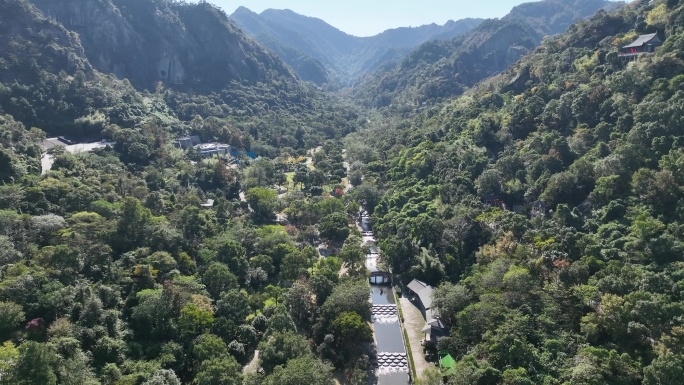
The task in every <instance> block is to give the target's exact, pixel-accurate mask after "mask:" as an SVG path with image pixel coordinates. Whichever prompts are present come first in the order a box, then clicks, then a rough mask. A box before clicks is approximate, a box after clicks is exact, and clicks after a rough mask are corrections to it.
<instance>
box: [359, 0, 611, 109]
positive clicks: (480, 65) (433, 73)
mask: <svg viewBox="0 0 684 385" xmlns="http://www.w3.org/2000/svg"><path fill="white" fill-rule="evenodd" d="M621 4H624V3H622V2H611V1H605V0H574V1H561V0H543V1H537V2H532V3H526V4H522V5H519V6H517V7H515V8H513V9H512V10H511V12H510V13H509V14H508V15H506V16H505V17H503V18H501V19H489V20H486V21H484V22H483V23H481V24H480V25H479V26H477V27H476V28H473V29H472V30H471V31H469V32H468V33H466V34H464V35H463V36H459V37H456V38H454V39H451V40H445V41H431V42H427V43H425V44H423V45H422V46H420V47H418V48H417V49H416V50H414V51H413V52H411V53H410V54H408V55H407V56H406V57H405V58H404V59H402V60H401V61H400V62H399V63H398V64H397V65H396V66H394V67H391V66H390V67H385V68H382V69H381V70H379V71H377V72H376V73H373V74H370V75H368V76H366V77H365V79H363V80H362V81H361V82H359V84H357V85H356V86H355V89H354V91H353V92H354V95H355V96H356V97H357V98H359V99H360V100H363V101H364V103H365V104H366V105H368V106H369V107H386V106H389V105H390V104H394V105H395V106H398V107H399V108H404V107H406V106H415V105H421V104H422V103H433V102H435V101H440V100H445V99H447V98H450V97H453V96H457V95H460V94H461V93H462V92H463V91H464V90H465V89H467V88H468V87H471V86H473V85H475V84H477V83H478V82H480V81H482V80H484V79H486V78H488V77H490V76H492V75H494V74H496V73H498V72H501V71H503V70H505V69H506V68H508V67H509V66H510V65H512V64H514V63H515V62H516V61H518V60H519V59H520V58H522V57H523V56H524V55H525V54H527V53H529V52H531V51H532V50H534V48H535V47H536V46H537V45H538V44H539V43H540V42H541V41H542V38H543V37H544V36H547V35H550V34H556V33H560V32H563V31H565V29H566V28H567V27H568V26H569V25H570V24H572V23H574V22H576V21H578V20H581V19H583V18H586V17H589V16H591V15H593V14H594V13H596V12H597V11H598V10H602V9H603V10H611V9H614V8H616V7H617V6H619V5H621Z"/></svg>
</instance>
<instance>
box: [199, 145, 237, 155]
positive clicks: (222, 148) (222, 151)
mask: <svg viewBox="0 0 684 385" xmlns="http://www.w3.org/2000/svg"><path fill="white" fill-rule="evenodd" d="M195 148H196V149H197V150H198V151H199V152H200V154H201V155H202V157H203V158H211V157H213V156H214V155H218V156H223V155H230V145H228V144H222V143H202V144H198V145H196V146H195Z"/></svg>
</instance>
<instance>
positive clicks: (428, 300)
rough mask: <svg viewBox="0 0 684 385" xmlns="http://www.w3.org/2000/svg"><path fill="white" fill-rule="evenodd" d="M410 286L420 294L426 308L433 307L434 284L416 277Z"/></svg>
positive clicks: (419, 296)
mask: <svg viewBox="0 0 684 385" xmlns="http://www.w3.org/2000/svg"><path fill="white" fill-rule="evenodd" d="M408 288H409V289H410V290H411V291H412V292H414V293H416V294H417V295H418V298H420V302H421V303H422V304H423V308H424V309H429V308H430V307H432V286H430V285H428V284H427V283H425V282H422V281H419V280H417V279H414V280H413V281H411V282H410V283H409V284H408Z"/></svg>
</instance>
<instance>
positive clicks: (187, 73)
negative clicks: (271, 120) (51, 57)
mask: <svg viewBox="0 0 684 385" xmlns="http://www.w3.org/2000/svg"><path fill="white" fill-rule="evenodd" d="M33 3H34V4H35V5H36V6H37V7H39V8H40V9H41V10H42V11H43V13H44V14H45V15H46V16H48V17H50V18H54V19H55V20H56V21H58V22H60V23H62V24H63V25H64V26H65V27H66V28H67V29H70V30H73V31H75V32H76V33H78V34H79V35H80V37H81V41H82V44H83V47H84V48H85V53H86V55H87V57H88V59H89V60H90V62H91V63H92V64H93V66H94V67H95V68H96V69H98V70H99V71H101V72H105V73H113V74H115V75H116V76H118V77H119V78H128V79H129V80H130V81H131V83H132V84H133V85H134V86H136V88H138V89H154V87H155V86H156V84H157V83H158V82H159V81H162V82H164V83H165V84H167V85H173V86H175V87H177V88H183V89H193V90H210V89H220V88H222V87H223V86H225V85H226V84H227V83H228V82H230V81H231V80H239V81H246V82H248V83H256V82H263V81H269V80H273V79H275V78H278V77H282V76H284V77H287V78H293V77H294V75H293V74H292V73H291V72H290V70H289V69H288V68H287V66H285V65H284V64H283V63H282V62H281V61H280V60H278V59H277V58H276V57H275V56H274V55H273V54H271V53H269V52H267V51H265V50H264V49H263V48H261V47H260V46H259V45H258V44H256V43H255V42H254V41H252V40H251V39H249V38H247V37H246V36H244V34H242V33H241V31H240V30H239V29H238V28H237V27H236V26H235V25H234V24H233V23H232V22H231V21H230V20H229V19H228V17H227V16H226V14H225V13H224V12H222V11H220V10H219V9H217V8H215V7H214V6H212V5H210V4H207V3H201V4H186V3H176V2H169V1H163V0H88V1H83V0H34V1H33Z"/></svg>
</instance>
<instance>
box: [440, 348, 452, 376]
mask: <svg viewBox="0 0 684 385" xmlns="http://www.w3.org/2000/svg"><path fill="white" fill-rule="evenodd" d="M439 357H440V358H439V370H440V371H441V372H442V376H444V377H447V376H451V375H452V374H454V373H456V360H454V357H452V356H451V354H448V353H444V352H440V354H439Z"/></svg>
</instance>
